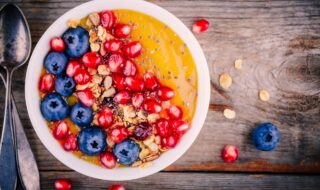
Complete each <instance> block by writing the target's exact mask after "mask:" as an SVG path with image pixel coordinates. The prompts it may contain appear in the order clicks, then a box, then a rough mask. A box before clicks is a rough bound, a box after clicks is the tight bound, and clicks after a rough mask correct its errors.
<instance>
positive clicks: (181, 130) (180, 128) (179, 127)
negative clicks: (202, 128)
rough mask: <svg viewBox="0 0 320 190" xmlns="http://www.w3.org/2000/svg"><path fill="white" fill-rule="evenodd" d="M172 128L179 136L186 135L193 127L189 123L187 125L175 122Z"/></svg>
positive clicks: (179, 121)
mask: <svg viewBox="0 0 320 190" xmlns="http://www.w3.org/2000/svg"><path fill="white" fill-rule="evenodd" d="M172 126H173V128H174V131H175V133H176V134H178V135H183V134H185V133H186V132H187V131H188V130H189V129H190V127H191V126H190V124H189V123H186V122H184V121H181V120H178V121H173V123H172Z"/></svg>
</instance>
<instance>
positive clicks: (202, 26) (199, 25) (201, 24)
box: [192, 19, 209, 33]
mask: <svg viewBox="0 0 320 190" xmlns="http://www.w3.org/2000/svg"><path fill="white" fill-rule="evenodd" d="M208 28H209V22H208V21H207V20H205V19H200V20H197V21H196V22H195V23H194V24H193V26H192V31H193V32H194V33H201V32H205V31H206V30H207V29H208Z"/></svg>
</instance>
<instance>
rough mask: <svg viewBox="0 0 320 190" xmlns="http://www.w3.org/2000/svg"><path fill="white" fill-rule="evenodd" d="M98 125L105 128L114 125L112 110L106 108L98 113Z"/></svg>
mask: <svg viewBox="0 0 320 190" xmlns="http://www.w3.org/2000/svg"><path fill="white" fill-rule="evenodd" d="M98 124H99V126H100V127H103V128H107V127H110V126H111V125H112V124H113V114H112V110H111V109H110V108H108V107H104V108H103V109H102V110H101V111H100V112H99V113H98Z"/></svg>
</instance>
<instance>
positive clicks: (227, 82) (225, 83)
mask: <svg viewBox="0 0 320 190" xmlns="http://www.w3.org/2000/svg"><path fill="white" fill-rule="evenodd" d="M219 82H220V86H221V87H222V88H223V89H225V90H227V89H228V88H229V87H230V86H231V84H232V78H231V77H230V75H229V74H228V73H223V74H221V75H220V79H219Z"/></svg>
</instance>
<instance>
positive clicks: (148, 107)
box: [143, 99, 162, 113]
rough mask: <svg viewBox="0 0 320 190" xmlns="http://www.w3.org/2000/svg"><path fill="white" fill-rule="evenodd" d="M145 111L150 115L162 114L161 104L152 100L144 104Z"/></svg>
mask: <svg viewBox="0 0 320 190" xmlns="http://www.w3.org/2000/svg"><path fill="white" fill-rule="evenodd" d="M143 109H144V110H145V111H146V112H148V113H159V112H161V110H162V107H161V104H160V103H158V102H156V101H155V100H153V99H150V100H147V101H146V102H145V103H143Z"/></svg>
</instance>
